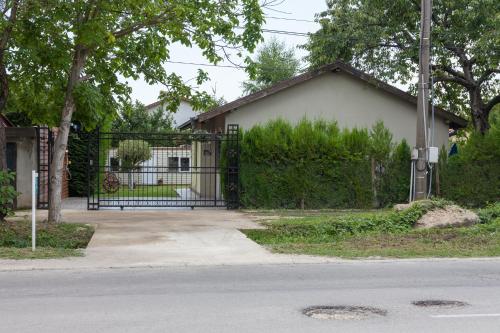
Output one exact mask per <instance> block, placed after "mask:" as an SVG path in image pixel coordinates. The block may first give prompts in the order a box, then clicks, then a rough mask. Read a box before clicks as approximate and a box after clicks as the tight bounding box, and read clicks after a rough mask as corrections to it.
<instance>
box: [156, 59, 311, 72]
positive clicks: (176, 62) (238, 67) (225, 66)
mask: <svg viewBox="0 0 500 333" xmlns="http://www.w3.org/2000/svg"><path fill="white" fill-rule="evenodd" d="M165 62H168V63H171V64H178V65H192V66H205V67H221V68H234V69H239V70H245V69H247V67H246V66H235V65H217V64H207V63H198V62H188V61H174V60H167V61H165ZM305 69H306V68H300V69H299V72H302V71H303V70H305ZM274 70H278V68H275V69H266V71H274Z"/></svg>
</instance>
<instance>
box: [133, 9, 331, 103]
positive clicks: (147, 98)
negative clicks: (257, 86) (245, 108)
mask: <svg viewBox="0 0 500 333" xmlns="http://www.w3.org/2000/svg"><path fill="white" fill-rule="evenodd" d="M325 9H326V3H325V0H284V1H283V2H282V3H279V4H277V5H276V6H273V7H270V8H268V9H265V10H264V13H265V15H266V16H267V19H266V21H267V22H266V23H265V24H264V26H263V28H265V29H272V30H282V31H283V30H285V31H294V32H304V33H307V32H314V31H316V30H318V29H319V24H317V23H315V22H314V15H315V14H316V13H320V12H322V11H324V10H325ZM285 19H286V20H285ZM297 20H298V21H297ZM263 35H264V41H265V40H269V39H270V38H272V37H273V36H275V37H276V38H277V39H278V40H282V41H284V42H285V43H286V45H287V46H288V47H293V48H295V54H296V56H297V57H298V58H303V57H304V56H305V55H306V52H305V51H304V50H301V49H299V48H298V46H299V45H301V44H304V43H305V42H306V41H307V38H306V37H303V36H290V35H284V34H275V33H263ZM257 49H258V47H257ZM232 60H233V62H235V63H242V62H243V60H242V59H238V58H237V57H236V56H234V58H232ZM170 61H172V62H191V63H202V64H208V63H209V62H208V61H207V60H206V59H205V58H204V57H203V55H202V54H201V51H200V50H199V49H197V48H187V47H184V46H182V45H178V44H174V45H173V46H172V48H171V50H170ZM219 65H232V64H231V63H230V62H228V61H227V60H226V61H224V62H221V63H219ZM303 65H305V63H303ZM165 68H166V70H167V71H168V72H170V73H172V72H173V73H176V74H178V75H181V76H182V77H183V79H184V81H188V80H190V79H192V78H194V77H196V73H197V70H198V69H199V68H201V69H203V70H204V71H206V72H207V73H208V74H209V77H210V81H209V82H206V83H204V84H203V85H202V86H201V87H200V90H205V91H207V92H208V93H210V94H211V93H212V92H213V90H214V89H215V92H216V95H217V96H218V97H223V98H224V99H225V100H226V101H227V102H230V101H232V100H234V99H237V98H239V97H241V95H242V89H241V83H242V82H243V81H245V80H246V79H247V74H246V72H245V71H244V70H242V69H236V68H224V67H205V66H196V65H185V64H176V63H167V64H166V65H165ZM128 83H129V85H130V86H131V87H132V99H133V100H138V101H140V102H142V103H144V104H150V103H153V102H155V101H157V99H158V95H159V93H160V91H161V90H163V89H164V88H163V87H162V85H161V84H155V85H149V84H148V83H146V82H145V81H144V80H136V81H130V80H128Z"/></svg>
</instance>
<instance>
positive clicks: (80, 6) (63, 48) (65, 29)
mask: <svg viewBox="0 0 500 333" xmlns="http://www.w3.org/2000/svg"><path fill="white" fill-rule="evenodd" d="M263 22H264V16H263V12H262V9H261V7H260V4H259V1H258V0H228V1H223V2H220V1H184V0H175V1H151V0H149V1H142V0H141V1H138V0H132V1H103V0H98V1H83V0H77V1H60V0H57V1H50V2H44V1H26V2H22V5H21V7H20V10H19V11H18V22H17V23H16V26H15V28H14V34H13V38H12V42H11V46H12V47H11V48H10V49H8V50H7V51H6V60H7V61H6V67H7V72H8V73H9V75H10V78H11V82H10V84H9V86H10V88H11V92H12V93H11V94H10V97H11V98H10V100H9V102H8V103H9V105H8V108H9V110H13V111H16V112H23V113H26V114H28V115H29V118H30V119H31V120H32V121H33V122H34V123H36V124H47V125H49V126H56V125H58V124H59V122H60V117H61V110H62V109H63V107H64V105H67V102H68V99H69V98H70V97H72V98H73V100H74V102H75V105H76V111H75V113H74V116H73V119H72V120H73V121H80V122H81V123H82V124H83V125H84V127H85V128H86V129H87V130H91V129H92V128H93V127H95V126H96V125H98V124H101V123H102V122H104V121H107V120H108V119H109V118H112V117H114V116H115V114H114V110H117V108H118V105H119V104H120V103H121V102H122V101H124V100H126V99H127V98H128V97H129V95H130V92H131V88H130V87H129V85H128V82H127V81H124V80H123V79H122V78H125V79H133V80H136V79H138V78H139V77H142V78H144V80H145V81H146V82H147V83H148V84H154V83H162V84H164V86H165V87H166V90H165V91H164V92H163V94H162V95H161V98H162V99H163V100H164V101H165V104H166V107H167V109H169V110H171V111H173V112H175V110H177V109H178V106H179V103H180V101H181V100H182V99H188V100H190V102H191V104H192V105H193V107H194V108H195V109H200V110H203V109H204V108H205V106H206V105H207V102H208V101H211V96H210V95H209V94H207V93H206V92H199V91H194V90H193V89H192V87H190V86H189V85H188V84H187V83H186V82H184V81H183V79H182V78H181V77H180V76H179V75H176V74H175V73H169V72H168V71H167V68H166V66H164V65H165V62H166V61H168V60H169V59H170V52H169V51H170V48H171V45H172V44H174V43H177V44H181V45H183V46H186V47H197V48H199V49H201V51H202V53H203V55H204V57H205V58H206V59H207V60H208V61H210V62H211V63H218V62H220V61H222V60H223V58H224V54H223V53H222V52H220V51H221V49H222V48H223V47H229V48H235V49H238V50H242V51H243V50H245V51H250V52H252V51H253V50H254V48H255V45H256V44H257V43H258V42H259V41H260V40H261V25H262V24H263ZM240 28H243V29H240ZM76 59H78V61H76ZM77 65H78V66H80V65H81V67H82V68H81V73H82V75H81V77H80V78H78V82H76V85H73V83H74V82H72V81H71V77H70V75H71V73H74V70H78V69H77V68H76V67H75V66H77ZM77 72H80V70H78V71H77ZM77 76H80V75H77ZM206 80H208V76H207V73H206V72H204V71H202V70H199V71H198V75H197V77H196V85H198V86H199V85H200V84H201V83H202V82H204V81H206ZM68 89H69V93H68Z"/></svg>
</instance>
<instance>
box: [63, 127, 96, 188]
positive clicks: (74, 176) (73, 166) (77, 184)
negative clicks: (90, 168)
mask: <svg viewBox="0 0 500 333" xmlns="http://www.w3.org/2000/svg"><path fill="white" fill-rule="evenodd" d="M86 135H87V134H86V133H81V132H78V133H76V132H70V134H69V139H68V154H69V161H70V162H71V163H70V164H69V172H70V174H71V179H70V181H69V182H68V186H69V195H70V197H84V196H87V186H93V184H94V181H93V180H92V179H91V180H90V184H88V181H87V164H88V155H87V149H88V148H90V149H91V152H90V156H94V155H95V153H96V151H97V147H95V146H94V145H91V146H90V147H88V144H87V138H86ZM92 192H93V190H92V189H91V193H92Z"/></svg>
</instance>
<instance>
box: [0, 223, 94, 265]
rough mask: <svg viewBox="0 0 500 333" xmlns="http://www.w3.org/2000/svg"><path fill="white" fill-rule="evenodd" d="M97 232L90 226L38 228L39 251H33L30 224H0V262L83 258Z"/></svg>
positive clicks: (68, 224)
mask: <svg viewBox="0 0 500 333" xmlns="http://www.w3.org/2000/svg"><path fill="white" fill-rule="evenodd" d="M93 234H94V228H93V227H92V226H90V225H87V224H80V223H60V224H56V225H52V224H45V223H38V224H37V248H36V251H35V252H32V251H31V222H30V221H27V220H21V221H7V222H0V258H8V259H42V258H61V257H68V256H82V255H83V252H82V249H84V248H86V247H87V244H88V243H89V241H90V239H91V238H92V235H93Z"/></svg>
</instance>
